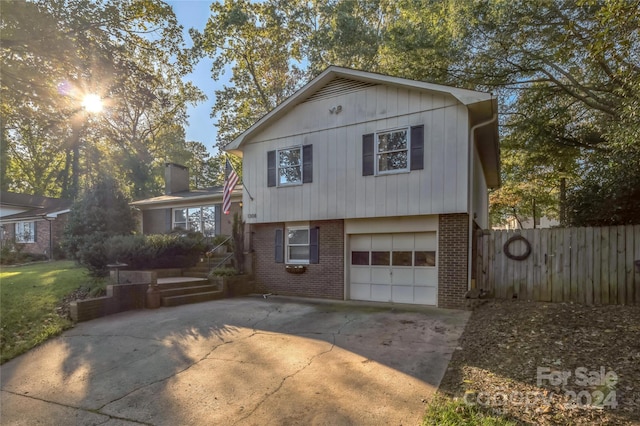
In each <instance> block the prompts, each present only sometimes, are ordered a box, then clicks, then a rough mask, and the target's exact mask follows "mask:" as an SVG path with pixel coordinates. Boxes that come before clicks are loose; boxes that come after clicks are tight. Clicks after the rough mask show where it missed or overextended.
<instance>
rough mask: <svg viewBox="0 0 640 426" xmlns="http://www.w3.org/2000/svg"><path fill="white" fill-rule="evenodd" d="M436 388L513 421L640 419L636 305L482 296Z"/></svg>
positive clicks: (612, 421) (635, 421)
mask: <svg viewBox="0 0 640 426" xmlns="http://www.w3.org/2000/svg"><path fill="white" fill-rule="evenodd" d="M539 369H545V370H539ZM602 373H604V374H602ZM562 374H564V375H565V377H564V378H563V376H562ZM539 379H540V380H539ZM538 382H539V383H538ZM440 391H441V392H442V393H444V394H445V395H449V396H452V397H456V398H460V399H463V400H465V401H467V402H469V403H476V404H477V406H478V407H480V408H481V409H483V410H486V411H487V412H493V413H496V414H500V415H502V416H504V417H506V418H508V419H510V420H514V421H515V422H517V423H520V424H549V425H551V424H558V425H560V424H562V425H565V424H611V425H631V424H640V306H581V305H574V304H566V303H540V302H523V301H515V300H514V301H489V303H487V304H484V305H481V306H480V307H478V308H476V310H475V311H474V312H473V313H472V316H471V318H470V320H469V323H468V324H467V326H466V328H465V331H464V333H463V335H462V337H461V339H460V343H459V347H458V348H457V350H456V351H455V352H454V354H453V357H452V359H451V363H450V364H449V368H448V370H447V372H446V374H445V377H444V378H443V380H442V382H441V384H440ZM598 402H600V404H598ZM616 404H617V405H616ZM598 405H599V406H598Z"/></svg>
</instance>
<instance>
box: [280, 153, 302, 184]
mask: <svg viewBox="0 0 640 426" xmlns="http://www.w3.org/2000/svg"><path fill="white" fill-rule="evenodd" d="M299 183H302V147H301V146H299V147H296V148H288V149H281V150H278V186H282V185H292V184H299Z"/></svg>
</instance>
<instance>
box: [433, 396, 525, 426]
mask: <svg viewBox="0 0 640 426" xmlns="http://www.w3.org/2000/svg"><path fill="white" fill-rule="evenodd" d="M516 424H517V423H515V422H513V421H510V420H507V419H505V418H502V417H501V416H500V415H499V414H492V413H489V412H488V411H487V410H483V409H481V408H478V407H477V406H470V405H467V404H465V403H464V402H462V401H454V400H453V399H451V398H449V397H447V396H445V395H443V394H440V393H438V394H436V396H435V397H434V398H433V400H432V401H430V402H429V404H428V405H427V412H426V414H425V417H424V419H423V421H422V426H516Z"/></svg>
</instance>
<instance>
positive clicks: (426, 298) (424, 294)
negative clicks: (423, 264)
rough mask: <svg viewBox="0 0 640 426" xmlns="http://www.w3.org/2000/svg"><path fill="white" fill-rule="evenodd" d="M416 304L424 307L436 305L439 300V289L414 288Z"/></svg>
mask: <svg viewBox="0 0 640 426" xmlns="http://www.w3.org/2000/svg"><path fill="white" fill-rule="evenodd" d="M414 297H415V302H414V303H420V304H424V305H435V301H437V300H438V289H437V288H436V287H414Z"/></svg>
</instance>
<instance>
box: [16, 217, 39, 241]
mask: <svg viewBox="0 0 640 426" xmlns="http://www.w3.org/2000/svg"><path fill="white" fill-rule="evenodd" d="M35 241H36V224H35V222H18V223H16V243H34V242H35Z"/></svg>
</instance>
